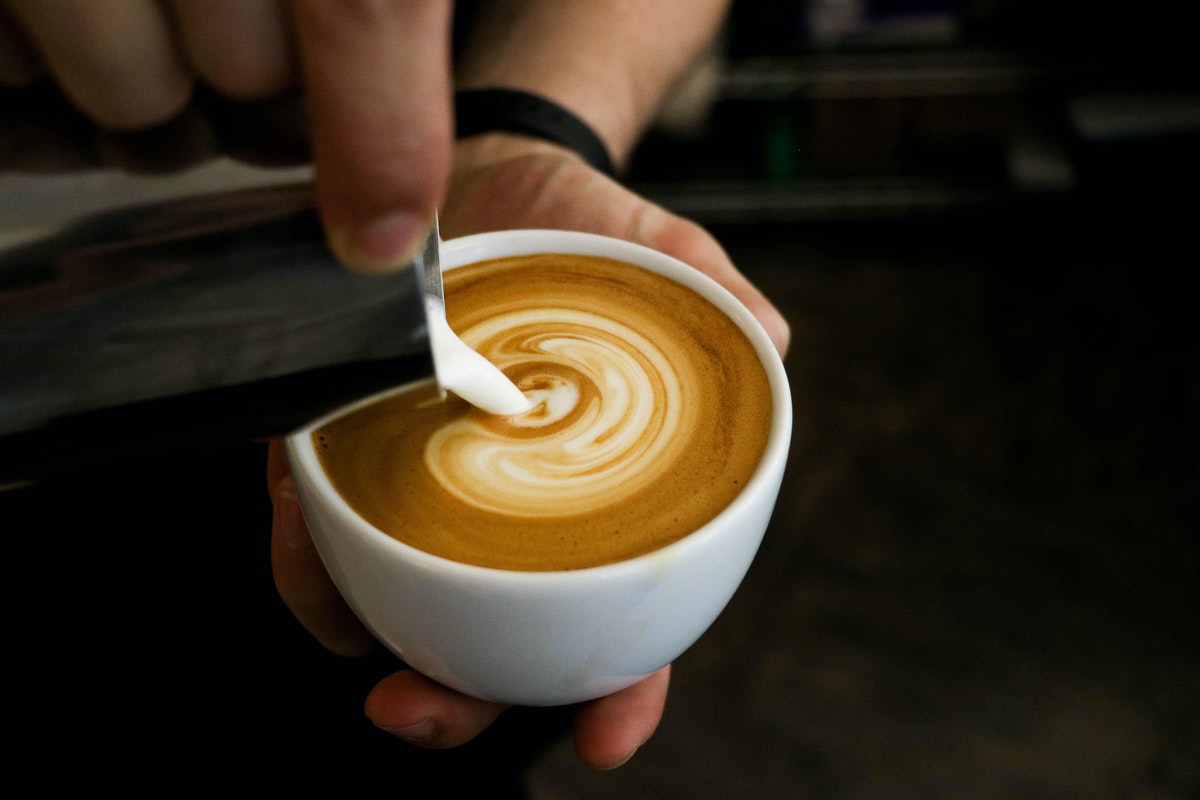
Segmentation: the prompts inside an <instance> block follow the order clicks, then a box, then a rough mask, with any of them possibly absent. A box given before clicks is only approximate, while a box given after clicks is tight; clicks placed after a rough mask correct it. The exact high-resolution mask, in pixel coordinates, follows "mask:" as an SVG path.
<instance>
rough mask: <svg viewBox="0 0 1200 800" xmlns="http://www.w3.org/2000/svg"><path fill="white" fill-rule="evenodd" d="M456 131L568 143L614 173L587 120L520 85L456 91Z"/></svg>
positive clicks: (460, 135) (462, 134)
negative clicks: (524, 90) (511, 135)
mask: <svg viewBox="0 0 1200 800" xmlns="http://www.w3.org/2000/svg"><path fill="white" fill-rule="evenodd" d="M454 118H455V128H456V129H455V135H456V136H457V137H458V138H459V139H464V138H466V137H468V136H476V135H478V134H481V133H493V132H496V131H505V132H508V133H521V134H525V135H526V136H534V137H536V138H539V139H546V140H547V141H551V142H555V143H556V144H560V145H563V146H564V147H569V148H570V149H572V150H574V151H575V152H576V153H578V154H579V155H580V156H582V157H583V159H584V160H585V161H587V162H588V163H589V164H591V165H592V166H593V167H595V168H596V169H598V170H600V171H601V172H603V173H605V174H606V175H610V176H615V175H616V169H615V167H614V166H613V161H612V157H611V156H610V155H609V154H608V148H606V147H605V146H604V142H602V141H600V137H599V136H597V135H596V132H595V131H593V130H592V129H591V128H590V127H588V125H587V123H585V122H584V121H583V120H581V119H580V118H579V117H577V116H575V115H574V114H572V113H571V112H570V111H568V110H567V109H565V108H563V107H562V106H560V105H558V104H557V103H554V102H551V101H550V100H547V99H546V98H544V97H541V96H540V95H536V94H531V93H530V92H523V91H519V90H517V89H468V90H464V91H461V92H458V93H456V94H455V95H454Z"/></svg>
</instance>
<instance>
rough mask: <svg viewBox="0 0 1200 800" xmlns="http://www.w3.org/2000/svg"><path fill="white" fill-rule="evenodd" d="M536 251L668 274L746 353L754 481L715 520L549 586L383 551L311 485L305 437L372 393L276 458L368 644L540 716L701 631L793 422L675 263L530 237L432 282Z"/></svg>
mask: <svg viewBox="0 0 1200 800" xmlns="http://www.w3.org/2000/svg"><path fill="white" fill-rule="evenodd" d="M541 252H557V253H576V254H582V255H597V256H605V257H609V258H615V259H619V260H622V261H627V262H629V263H633V264H637V265H640V266H642V267H644V268H647V269H650V270H653V271H655V272H659V273H662V274H665V275H668V276H670V277H672V278H674V279H676V280H679V281H680V282H682V283H684V284H686V285H688V286H690V287H691V288H692V289H694V290H695V291H697V292H699V293H700V294H702V295H704V296H705V297H707V298H708V299H710V300H711V301H713V302H714V303H716V304H717V305H718V306H719V307H720V308H722V309H723V310H725V312H726V313H727V314H728V315H729V316H730V317H731V318H733V319H734V320H735V321H736V322H737V324H738V325H739V326H740V327H741V328H742V329H743V330H744V331H745V332H746V334H747V335H748V336H749V337H750V339H751V341H752V342H753V343H754V346H755V349H756V350H757V352H758V354H759V357H760V359H761V360H762V362H763V365H764V366H765V368H766V371H767V374H768V377H769V379H770V385H771V392H772V401H773V414H772V421H771V430H770V433H769V436H768V439H767V446H766V450H765V452H764V453H763V457H762V460H761V461H760V463H759V466H758V468H757V470H756V472H755V473H754V475H753V477H752V478H751V480H750V481H749V482H748V483H747V485H746V487H745V488H744V489H743V491H742V492H741V494H739V495H738V496H737V497H736V498H735V499H734V501H733V502H732V503H731V504H730V505H729V506H728V507H727V508H725V509H724V510H723V511H722V512H721V513H720V514H719V515H718V516H717V517H716V518H714V519H713V520H712V521H710V522H709V523H708V524H706V525H704V526H703V527H701V528H700V529H699V530H697V531H695V532H693V533H692V534H690V535H688V536H687V537H685V538H683V539H681V540H679V541H677V542H675V543H673V544H670V545H668V546H666V547H663V548H661V549H659V550H657V551H655V552H653V553H650V554H647V555H643V556H639V557H636V558H633V559H629V560H627V561H623V562H619V563H616V564H611V565H606V566H600V567H591V568H587V569H579V570H568V571H561V572H517V571H507V570H497V569H490V568H485V567H478V566H473V565H468V564H461V563H458V562H455V561H450V560H447V559H444V558H440V557H438V556H434V555H431V554H429V553H426V552H423V551H421V550H418V549H416V548H413V547H410V546H409V545H406V544H403V543H402V542H400V541H398V540H396V539H393V538H392V537H390V536H388V535H386V534H384V533H383V532H382V531H380V530H378V529H377V528H375V527H373V526H372V525H370V524H368V523H367V522H366V521H364V520H363V519H362V518H361V517H359V516H358V515H357V514H356V513H355V512H354V511H353V510H352V509H351V508H350V507H349V506H348V505H347V504H346V503H345V501H343V500H342V498H341V496H340V495H339V494H338V493H337V491H336V490H335V489H334V488H333V486H332V485H331V484H330V482H329V480H328V479H327V478H326V476H325V473H324V471H323V470H322V468H321V465H320V463H319V461H318V459H317V454H316V452H315V450H314V448H313V445H312V438H311V433H312V431H313V429H315V428H316V427H319V426H320V425H321V424H323V423H324V422H326V421H328V420H329V419H331V418H333V417H335V416H338V415H339V414H342V413H345V412H346V411H347V410H349V409H350V408H354V407H357V406H359V405H361V404H363V403H369V402H372V401H373V400H376V399H378V398H379V397H380V396H382V395H377V396H375V397H373V398H367V399H365V400H363V401H361V402H360V403H355V404H353V405H351V406H349V407H347V408H345V409H341V410H339V411H336V412H334V413H333V414H330V415H328V416H327V417H324V418H322V419H321V420H317V421H315V422H313V423H312V424H311V425H309V426H306V427H305V428H304V429H302V430H299V431H297V432H295V433H293V434H292V435H290V436H289V437H288V438H287V441H286V449H287V454H288V459H289V463H290V466H291V470H292V474H293V476H294V479H295V483H296V491H297V494H298V496H299V499H300V504H301V508H302V509H303V513H304V518H305V520H306V522H307V524H308V527H309V530H310V531H311V532H312V537H313V541H314V542H315V544H316V547H317V550H318V552H319V553H320V556H321V559H322V560H323V562H324V564H325V566H326V569H328V571H329V574H330V576H331V577H332V578H333V581H334V583H335V584H336V585H337V587H338V589H339V591H340V592H341V593H342V595H343V596H344V597H345V599H346V601H347V602H348V603H349V605H350V607H351V608H352V609H353V610H354V612H355V613H356V614H357V615H358V617H359V619H361V620H362V622H363V623H364V624H365V625H366V627H367V628H368V629H369V630H370V631H371V632H372V633H373V634H374V635H375V637H376V638H378V639H379V640H380V641H381V642H382V643H383V644H384V645H385V646H387V647H388V648H389V649H390V650H391V651H392V652H393V653H395V654H396V655H397V656H399V657H400V658H401V659H402V660H403V661H404V662H405V663H407V664H408V665H409V666H411V667H413V668H414V669H416V670H418V671H419V672H421V673H423V674H425V675H427V676H428V677H430V678H432V679H434V680H436V681H438V682H439V683H442V684H444V685H446V686H449V687H451V688H453V689H457V690H458V691H460V692H463V693H466V694H469V695H473V696H476V697H481V698H484V699H487V700H493V701H497V702H501V703H509V704H514V705H535V706H537V705H540V706H548V705H564V704H568V703H576V702H581V701H584V700H589V699H593V698H596V697H600V696H603V695H607V694H611V693H612V692H615V691H617V690H619V689H623V688H625V687H626V686H629V685H631V684H633V683H636V682H637V681H639V680H641V679H642V678H644V677H645V676H647V675H649V674H651V673H653V672H655V671H656V670H658V669H659V668H661V667H663V666H666V665H667V664H669V663H671V662H672V661H674V660H675V659H676V658H677V657H678V656H680V655H681V654H682V653H683V652H684V651H685V650H687V649H688V648H689V647H691V645H692V644H694V643H695V642H696V640H697V639H699V638H700V636H701V635H702V634H703V633H704V632H705V631H706V630H707V629H708V628H709V626H710V625H711V624H712V623H713V621H714V620H715V619H716V618H717V616H718V615H719V614H720V613H721V611H722V610H723V609H724V608H725V606H726V604H727V603H728V602H729V600H730V599H731V598H732V596H733V594H734V592H735V591H736V590H737V588H738V586H739V585H740V584H741V582H742V579H743V578H744V577H745V574H746V571H747V569H749V567H750V563H751V561H752V560H753V559H754V556H755V553H756V552H757V550H758V547H759V544H760V543H761V541H762V537H763V534H764V532H765V531H766V528H767V524H768V522H769V520H770V518H771V513H772V511H773V509H774V506H775V500H776V498H777V496H778V494H779V486H780V482H781V480H782V477H783V472H784V467H785V464H786V461H787V453H788V447H789V444H790V441H791V431H792V408H791V395H790V391H789V388H788V383H787V376H786V373H785V371H784V368H783V363H782V361H781V360H780V358H779V355H778V353H777V352H776V350H775V348H774V346H773V345H772V343H771V341H770V339H769V337H768V336H767V334H766V333H765V331H764V330H763V329H762V327H761V326H760V325H759V324H758V322H757V321H756V320H755V319H754V318H753V316H752V315H751V314H750V313H749V312H748V311H747V310H746V309H745V307H744V306H742V305H741V304H740V303H739V302H738V301H737V300H736V299H735V298H734V297H733V296H732V295H731V294H729V293H728V292H727V291H725V290H724V289H723V288H722V287H720V286H719V285H718V284H716V283H715V282H714V281H712V280H710V279H709V278H707V277H706V276H704V275H702V274H701V273H699V272H698V271H696V270H694V269H692V268H691V267H688V266H687V265H685V264H683V263H682V262H680V261H678V260H676V259H674V258H671V257H669V256H666V255H663V254H662V253H659V252H656V251H654V250H650V249H648V248H645V247H642V246H639V245H635V244H631V243H629V242H625V241H622V240H617V239H611V238H607V237H601V236H596V235H592V234H583V233H574V232H565V231H541V230H524V231H502V232H496V233H484V234H477V235H474V236H467V237H463V238H461V239H454V240H450V241H447V242H446V243H445V244H444V245H443V247H442V254H441V257H442V263H443V268H444V269H453V268H454V267H457V266H461V265H464V264H470V263H473V262H476V261H482V260H485V259H490V258H499V257H504V256H511V255H525V254H532V253H541ZM386 394H388V393H387V392H385V393H384V395H386ZM397 501H398V502H420V501H421V500H420V498H416V497H412V498H398V500H397Z"/></svg>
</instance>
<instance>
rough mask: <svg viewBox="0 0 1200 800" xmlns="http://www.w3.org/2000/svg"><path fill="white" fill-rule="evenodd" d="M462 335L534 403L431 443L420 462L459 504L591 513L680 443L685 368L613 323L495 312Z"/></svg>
mask: <svg viewBox="0 0 1200 800" xmlns="http://www.w3.org/2000/svg"><path fill="white" fill-rule="evenodd" d="M548 331H549V332H548ZM462 335H463V336H464V340H465V341H467V342H468V343H470V344H471V345H472V346H473V347H475V348H476V349H477V350H479V351H480V352H482V353H484V354H485V355H487V356H488V357H489V359H491V360H493V362H494V363H496V364H498V365H499V366H500V367H501V368H502V369H506V370H507V372H508V374H509V375H510V377H512V378H513V380H514V382H515V383H516V384H517V386H518V387H520V388H521V389H522V391H524V392H525V394H526V396H527V397H529V398H530V399H531V400H533V401H534V402H535V404H536V405H535V407H534V409H533V410H532V411H530V412H527V413H525V414H521V415H518V416H514V417H510V418H508V419H506V420H504V422H503V423H500V424H497V422H496V421H495V420H493V419H488V418H483V417H481V416H480V415H469V416H464V417H463V418H461V419H459V420H456V421H454V422H452V423H450V424H448V425H446V426H445V427H443V428H441V429H440V430H438V431H436V432H435V433H434V434H433V436H432V437H431V438H430V440H429V444H428V445H427V446H426V448H425V465H426V467H427V468H428V469H429V471H430V473H431V474H432V475H433V476H434V478H435V479H436V480H437V481H438V483H439V484H440V485H441V486H442V487H443V488H444V489H446V490H447V491H449V492H451V493H453V494H454V495H456V496H457V497H459V498H460V499H461V500H462V501H463V502H464V503H469V504H471V505H472V506H475V507H476V508H479V509H482V510H487V511H492V512H495V513H499V514H508V515H511V516H513V517H547V516H566V515H571V514H582V513H588V512H595V511H599V510H601V509H603V508H604V507H605V506H608V505H611V504H613V503H617V502H620V501H621V500H623V499H624V498H625V497H626V496H627V495H629V494H630V493H633V492H636V491H637V487H638V486H639V485H640V484H641V483H643V482H645V481H647V480H653V479H654V478H655V477H656V476H657V474H658V473H659V472H660V471H661V470H662V469H664V468H666V467H667V466H668V465H669V464H670V463H671V461H672V459H673V457H674V450H675V449H677V448H678V447H679V446H680V445H681V444H682V443H683V442H685V441H686V437H684V436H680V435H679V431H680V429H681V428H682V427H684V426H686V425H687V419H686V416H687V414H686V411H687V407H686V405H685V403H684V398H683V384H684V383H685V382H687V381H686V379H685V378H682V377H681V376H680V374H679V373H678V369H679V367H680V366H681V365H684V366H686V362H685V361H682V360H681V359H679V358H678V357H675V358H672V356H671V354H670V353H668V352H666V351H665V350H664V349H663V348H661V347H659V346H658V345H656V344H655V343H654V342H653V341H651V340H650V339H648V338H647V337H645V336H643V335H641V334H640V333H638V332H637V331H636V330H634V329H633V328H631V327H630V326H629V325H627V324H625V323H624V322H622V321H619V320H616V319H613V318H612V317H611V316H606V315H602V314H597V313H594V312H587V311H579V310H574V309H553V308H547V309H544V310H539V311H534V310H525V311H520V312H501V313H500V314H498V315H497V316H496V317H494V318H493V319H491V320H488V321H487V322H486V323H484V324H482V325H480V326H478V327H477V328H470V329H467V330H466V331H464V333H463V334H462Z"/></svg>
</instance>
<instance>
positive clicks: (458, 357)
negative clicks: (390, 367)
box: [420, 217, 534, 416]
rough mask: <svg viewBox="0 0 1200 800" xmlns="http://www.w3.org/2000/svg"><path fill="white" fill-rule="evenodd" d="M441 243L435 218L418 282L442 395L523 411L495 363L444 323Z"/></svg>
mask: <svg viewBox="0 0 1200 800" xmlns="http://www.w3.org/2000/svg"><path fill="white" fill-rule="evenodd" d="M440 243H441V239H440V235H439V232H438V224H437V218H436V217H435V218H434V222H433V227H432V228H431V229H430V231H429V235H428V236H427V237H426V239H425V249H424V252H423V253H422V254H421V272H420V275H421V281H422V288H423V290H424V294H425V321H426V325H427V327H428V331H429V349H430V352H431V353H432V355H433V367H434V372H435V373H436V375H437V382H438V388H439V389H440V390H441V392H442V395H443V397H444V396H445V393H446V392H447V391H451V392H454V393H455V394H456V395H458V396H459V397H461V398H462V399H463V400H466V401H467V402H468V403H470V404H471V405H473V406H475V407H476V408H480V409H482V410H484V411H486V412H488V413H489V414H499V415H504V416H508V415H512V414H523V413H525V412H526V411H529V410H531V409H532V408H533V405H534V404H533V403H532V402H531V401H530V400H529V399H528V398H527V397H525V395H524V394H523V393H522V392H521V390H520V389H518V388H517V387H516V386H515V385H514V384H513V382H512V381H510V380H509V379H508V376H506V375H505V374H504V373H503V372H501V371H500V369H499V368H498V367H496V365H495V364H493V363H492V362H490V361H488V360H487V359H486V358H484V357H483V356H481V355H479V353H476V352H475V351H474V350H473V349H471V347H470V346H469V345H467V344H466V343H465V342H463V341H462V340H461V339H459V338H458V334H456V333H455V332H454V331H453V330H451V328H450V325H449V323H448V322H446V299H445V296H444V294H443V291H442V266H441V259H440V258H439V256H438V246H439V245H440Z"/></svg>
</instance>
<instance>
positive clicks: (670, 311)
mask: <svg viewBox="0 0 1200 800" xmlns="http://www.w3.org/2000/svg"><path fill="white" fill-rule="evenodd" d="M444 277H445V281H444V282H445V289H446V308H447V313H448V317H449V320H450V324H451V327H452V328H453V329H454V330H455V331H456V332H458V334H459V336H460V337H461V338H462V339H463V340H464V341H465V342H467V344H469V345H471V346H472V347H473V348H475V349H476V350H477V351H478V352H480V353H481V354H482V355H484V356H485V357H486V358H487V359H488V360H490V361H492V362H493V363H494V364H496V365H497V366H499V367H500V368H501V369H502V370H503V371H504V372H505V373H506V374H507V375H508V376H509V377H510V378H511V379H512V380H513V381H514V383H516V385H517V386H518V387H520V388H521V390H522V391H524V392H525V393H526V395H527V396H528V397H530V398H531V399H532V400H533V402H534V408H533V410H531V411H529V412H527V413H525V414H519V415H515V416H510V417H502V416H492V415H489V414H486V413H484V412H482V411H480V410H478V409H475V408H473V407H472V406H470V405H468V404H467V403H466V402H464V401H462V400H460V399H459V398H456V397H454V396H453V395H450V396H449V397H448V398H447V399H445V400H442V399H441V398H440V397H439V393H438V390H437V387H436V385H434V383H433V382H432V381H429V382H423V383H420V384H416V385H414V386H412V387H409V388H407V389H405V390H403V391H401V392H399V393H397V394H394V395H389V396H388V397H386V398H385V399H383V400H380V401H377V402H374V403H371V404H369V405H367V406H364V407H363V408H361V409H358V410H356V411H354V412H352V413H350V414H347V415H344V416H342V417H339V418H338V419H336V420H334V421H332V422H330V423H328V424H326V425H325V426H323V427H321V428H320V429H319V430H317V431H315V432H314V433H313V436H314V439H315V441H314V444H316V446H317V451H318V453H319V456H320V459H321V462H322V465H323V466H324V468H325V470H326V473H327V474H328V475H329V476H330V478H331V480H332V481H333V483H334V486H335V487H336V488H337V490H338V491H339V492H340V493H341V495H342V496H343V498H345V500H346V501H347V502H348V503H349V504H350V505H351V506H352V507H353V508H354V509H355V510H356V511H357V512H358V513H359V514H360V515H361V516H362V517H363V518H364V519H366V520H367V521H368V522H370V523H371V524H372V525H374V526H375V527H377V528H379V529H380V530H382V531H384V532H386V533H388V534H389V535H391V536H394V537H395V538H397V539H399V540H401V541H403V542H405V543H407V544H409V545H412V546H413V547H417V548H420V549H422V550H425V551H427V552H430V553H434V554H436V555H439V556H442V557H445V558H449V559H452V560H456V561H462V562H466V563H470V564H477V565H481V566H487V567H495V568H500V569H513V570H530V571H547V570H567V569H579V568H584V567H591V566H598V565H601V564H607V563H611V562H614V561H619V560H622V559H626V558H629V557H632V556H636V555H640V554H643V553H647V552H650V551H652V550H655V549H657V548H659V547H662V546H663V545H666V544H669V543H670V542H673V541H675V540H677V539H679V538H681V537H683V536H686V535H687V534H689V533H691V532H692V531H694V530H696V529H697V528H699V527H701V526H702V525H704V524H705V523H706V522H708V521H709V520H710V519H712V518H713V517H714V516H716V515H717V513H719V512H720V511H721V509H723V508H724V507H725V506H727V505H728V504H729V503H730V501H731V500H733V498H734V497H735V496H736V495H737V494H738V493H739V492H740V491H741V489H742V488H743V487H744V486H745V484H746V482H747V481H748V480H749V478H750V476H751V475H752V474H753V472H754V469H755V467H756V465H757V463H758V460H759V458H760V457H761V455H762V452H763V449H764V447H765V445H766V438H767V431H768V428H769V427H770V420H771V395H770V386H769V384H768V380H767V376H766V373H765V371H764V369H763V367H762V365H761V363H760V362H759V359H758V356H757V354H756V353H755V351H754V348H753V346H752V345H751V343H750V341H749V340H748V339H747V338H746V336H745V334H743V333H742V331H741V330H740V329H739V328H738V327H737V325H736V324H734V323H733V322H732V321H731V320H729V319H728V317H726V316H725V314H724V313H723V312H721V311H720V310H719V309H718V308H716V307H715V306H713V305H712V304H711V303H709V302H708V301H707V300H705V299H704V298H702V297H700V296H699V295H697V294H696V293H695V292H693V291H692V290H690V289H688V288H687V287H685V286H683V285H681V284H679V283H676V282H674V281H672V280H670V279H668V278H664V277H662V276H659V275H656V274H654V273H651V272H649V271H647V270H643V269H640V268H637V267H634V266H631V265H629V264H625V263H623V262H619V261H613V260H610V259H604V258H597V257H591V256H577V255H563V254H539V255H532V256H518V257H512V258H503V259H496V260H492V261H485V262H480V263H477V264H471V265H467V266H464V267H460V268H457V269H453V270H448V271H447V272H446V273H445V276H444Z"/></svg>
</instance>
